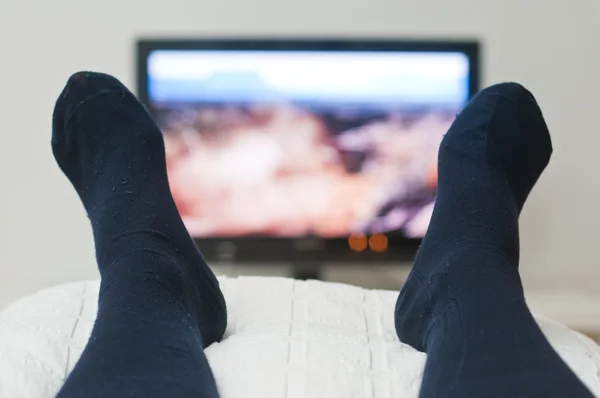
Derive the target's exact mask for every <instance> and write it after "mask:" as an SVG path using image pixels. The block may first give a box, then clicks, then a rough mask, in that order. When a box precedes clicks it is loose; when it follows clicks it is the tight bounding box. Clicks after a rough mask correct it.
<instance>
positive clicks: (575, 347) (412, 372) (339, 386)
mask: <svg viewBox="0 0 600 398" xmlns="http://www.w3.org/2000/svg"><path fill="white" fill-rule="evenodd" d="M220 282H221V286H222V289H223V292H224V294H225V297H226V300H227V303H228V310H229V325H228V328H227V332H226V335H225V338H224V339H223V341H222V342H221V343H219V344H213V345H212V346H210V347H209V348H208V349H207V355H208V358H209V361H210V364H211V367H212V368H213V371H214V374H215V378H216V380H217V384H218V386H219V390H220V392H221V396H222V398H242V397H243V398H248V397H261V398H304V397H307V398H392V397H393V398H416V397H417V395H418V390H419V385H420V382H421V376H422V373H423V366H424V363H425V354H423V353H420V352H418V351H416V350H414V349H412V348H411V347H409V346H407V345H404V344H401V343H400V342H398V339H397V337H396V334H395V332H394V325H393V319H392V313H393V307H394V303H395V300H396V296H397V293H396V292H390V291H379V290H366V289H362V288H359V287H354V286H349V285H342V284H336V283H328V282H319V281H308V282H303V281H295V280H293V279H287V278H266V277H239V278H220ZM98 288H99V283H98V282H97V281H87V282H78V283H72V284H68V285H62V286H58V287H54V288H50V289H47V290H44V291H40V292H38V293H37V294H35V295H32V296H29V297H26V298H24V299H21V300H20V301H18V302H16V303H14V304H13V305H11V306H10V307H8V308H7V309H6V310H4V311H3V312H2V313H0V397H2V398H50V397H53V396H54V394H55V393H56V392H57V391H58V389H59V388H60V386H61V384H62V383H63V381H64V380H65V377H66V375H68V373H69V371H70V370H71V369H72V368H73V366H74V364H75V363H76V361H77V359H78V358H79V356H80V354H81V352H82V350H83V348H84V346H85V344H86V341H87V339H88V338H89V335H90V332H91V329H92V325H93V322H94V318H95V313H96V309H97V303H96V299H97V295H98ZM537 319H538V322H539V324H540V325H541V327H542V329H543V330H544V332H545V333H546V335H547V336H548V338H549V340H550V341H551V343H552V345H553V346H554V347H555V349H556V350H557V351H558V352H559V354H560V355H561V356H562V357H563V359H564V360H565V361H566V362H567V363H568V364H569V365H570V366H571V368H572V369H573V370H574V371H575V372H576V373H577V374H578V375H579V377H580V378H581V379H582V380H583V382H584V383H585V384H586V385H587V386H588V387H589V388H590V389H591V390H592V391H593V392H594V394H595V395H597V396H600V348H599V347H598V346H597V345H596V343H594V342H593V341H592V340H590V339H588V338H587V337H585V336H583V335H581V334H579V333H576V332H574V331H571V330H569V329H568V328H566V327H564V326H562V325H560V324H558V323H555V322H553V321H551V320H549V319H546V318H543V317H539V316H538V317H537Z"/></svg>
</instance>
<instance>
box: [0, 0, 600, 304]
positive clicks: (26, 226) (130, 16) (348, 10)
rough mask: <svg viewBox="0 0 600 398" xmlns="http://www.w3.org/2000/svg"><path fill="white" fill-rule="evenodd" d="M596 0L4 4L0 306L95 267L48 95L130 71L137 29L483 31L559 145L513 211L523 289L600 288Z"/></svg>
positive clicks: (127, 76)
mask: <svg viewBox="0 0 600 398" xmlns="http://www.w3.org/2000/svg"><path fill="white" fill-rule="evenodd" d="M599 7H600V3H598V1H597V0H571V1H548V0H526V1H525V0H502V1H492V0H453V1H448V0H395V1H391V0H370V1H369V2H367V1H359V0H302V1H289V0H252V1H242V0H239V1H235V0H219V1H186V0H168V1H157V0H144V1H142V0H125V1H124V0H104V1H102V2H87V1H82V0H55V1H41V0H38V1H35V2H34V1H30V2H20V3H17V2H2V5H0V90H1V91H0V115H1V119H0V121H1V122H2V123H1V124H0V126H1V129H2V130H1V131H0V137H1V139H2V140H3V141H2V144H0V190H1V192H0V215H1V217H0V307H1V306H3V305H4V304H6V303H7V302H8V301H10V300H12V299H14V298H15V297H18V296H20V295H23V294H27V293H29V292H32V291H34V290H37V289H38V288H40V287H44V286H48V285H52V284H56V283H60V282H64V281H71V280H78V279H82V278H90V277H95V276H96V271H95V266H94V259H93V247H92V239H91V233H90V229H89V227H88V222H87V219H86V217H85V215H84V212H83V209H82V206H81V205H80V204H79V202H78V199H77V197H76V195H75V192H74V191H73V189H72V188H71V187H70V186H69V184H68V183H67V180H66V178H64V177H63V176H62V175H61V174H60V172H59V170H58V168H57V167H56V166H55V164H54V161H53V159H52V155H51V152H50V146H49V140H50V117H51V112H52V107H53V101H54V99H55V97H56V96H57V94H58V93H59V91H60V89H61V88H62V85H63V84H64V82H65V81H66V79H67V77H68V75H69V74H70V73H72V72H74V71H77V70H80V69H93V70H100V71H104V72H108V73H112V74H115V75H117V76H118V77H120V78H121V79H122V80H123V81H124V82H125V83H127V84H129V85H131V84H132V83H133V81H134V71H133V42H134V38H135V37H136V36H139V35H151V36H159V35H171V36H195V35H237V36H246V35H254V36H256V35H265V36H266V35H287V36H320V35H321V36H334V37H337V36H340V35H341V36H374V37H377V36H384V37H395V36H400V37H404V36H431V37H442V36H446V35H450V36H453V37H473V36H475V37H479V38H481V39H482V41H483V43H484V45H485V54H484V55H485V60H484V80H485V82H486V83H492V82H497V81H502V80H517V81H520V82H522V83H524V84H525V85H527V86H529V88H530V89H531V90H532V91H533V92H534V93H535V94H536V96H537V97H538V99H539V101H540V103H541V105H542V108H543V109H544V110H545V112H546V115H547V119H548V123H549V125H550V127H551V129H552V133H553V137H554V144H555V156H554V159H553V162H552V165H551V167H550V168H549V170H548V171H547V173H546V174H545V176H544V177H543V179H542V181H541V182H540V184H539V186H538V187H537V189H536V190H535V192H534V193H533V196H532V198H531V200H530V203H529V204H528V206H527V207H526V210H525V214H524V215H523V218H522V220H523V223H522V240H523V244H524V247H523V263H522V267H521V268H522V273H523V275H524V278H525V283H526V285H527V286H528V287H529V288H542V289H554V288H557V287H560V288H564V289H567V290H578V291H580V292H583V293H585V294H587V293H586V292H589V293H594V292H597V293H600V264H598V252H599V251H600V243H599V242H598V236H599V235H600V232H599V230H598V228H597V227H596V226H597V223H598V221H600V210H599V209H600V207H599V206H598V204H600V182H598V181H596V180H597V179H598V178H597V174H595V173H597V172H598V170H599V169H600V167H599V166H600V160H597V159H598V158H597V157H596V156H597V154H598V153H597V152H598V150H599V148H600V145H599V144H600V134H598V127H597V120H598V116H599V115H600V94H599V93H600V78H599V74H600V44H599V40H600V12H599Z"/></svg>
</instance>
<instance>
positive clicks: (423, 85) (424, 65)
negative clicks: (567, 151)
mask: <svg viewBox="0 0 600 398" xmlns="http://www.w3.org/2000/svg"><path fill="white" fill-rule="evenodd" d="M478 55H479V51H478V45H477V43H475V42H433V41H396V40H377V41H374V40H232V39H227V40H215V39H211V40H140V41H139V42H138V46H137V78H138V80H137V81H138V87H137V91H138V96H139V98H140V100H141V101H142V102H143V103H144V104H145V105H146V106H147V107H148V109H149V111H150V113H151V114H152V115H153V116H154V118H155V120H156V121H157V123H158V125H159V126H160V128H161V130H162V131H163V133H164V138H165V147H166V151H167V169H168V174H169V181H170V184H171V190H172V193H173V197H174V199H175V202H176V204H177V207H178V209H179V211H180V213H181V216H182V218H183V220H184V222H185V224H186V227H187V228H188V230H189V232H190V234H191V236H192V237H193V238H194V239H195V240H196V242H197V244H198V245H199V247H200V249H201V251H202V252H203V254H204V256H205V257H206V258H207V259H213V260H214V259H221V260H237V261H243V262H262V263H269V262H282V261H287V262H298V263H300V262H323V263H331V262H344V263H361V264H364V263H368V262H388V261H395V260H408V259H412V257H413V256H414V254H415V252H416V249H417V248H418V245H419V243H420V241H421V239H422V238H423V236H424V234H425V232H426V229H427V226H428V223H429V220H430V217H431V212H432V209H433V204H434V200H435V194H436V186H437V176H436V172H437V150H438V147H439V144H440V141H441V139H442V136H443V134H444V133H445V132H446V130H447V129H448V127H449V126H450V124H451V123H452V121H453V119H454V118H455V117H456V114H457V113H458V112H459V111H460V110H461V108H462V107H463V106H464V105H465V104H466V102H467V101H468V100H469V98H470V97H471V96H472V95H473V94H474V93H475V92H476V91H477V89H478V80H479V69H478V62H479V60H478Z"/></svg>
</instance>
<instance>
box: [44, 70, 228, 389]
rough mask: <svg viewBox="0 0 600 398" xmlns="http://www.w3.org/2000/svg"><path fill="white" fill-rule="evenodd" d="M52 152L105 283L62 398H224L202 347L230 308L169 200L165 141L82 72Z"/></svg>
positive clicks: (118, 96)
mask: <svg viewBox="0 0 600 398" xmlns="http://www.w3.org/2000/svg"><path fill="white" fill-rule="evenodd" d="M52 150H53V153H54V156H55V158H56V161H57V163H58V164H59V166H60V168H61V169H62V171H63V172H64V174H65V175H66V176H67V177H68V178H69V180H70V181H71V183H72V185H73V186H74V187H75V189H76V191H77V193H78V195H79V197H80V198H81V201H82V202H83V205H84V207H85V209H86V211H87V213H88V217H89V219H90V221H91V224H92V229H93V234H94V241H95V245H96V257H97V262H98V268H99V271H100V275H101V289H100V295H99V305H98V318H97V321H96V324H95V326H94V330H93V331H92V336H91V338H90V341H89V343H88V346H87V347H86V349H85V350H84V353H83V355H82V357H81V359H80V361H79V363H78V364H77V365H76V367H75V369H74V370H73V373H72V374H71V376H70V377H69V379H68V380H67V382H66V384H65V386H64V387H63V390H62V394H63V396H66V397H67V396H68V397H70V396H79V395H78V394H83V395H84V396H87V397H90V398H91V397H96V396H98V397H100V396H102V397H105V396H106V397H108V396H132V397H133V396H135V397H137V396H140V397H142V396H144V397H145V396H151V395H155V394H158V395H159V396H173V397H175V396H177V397H180V396H181V397H183V396H195V397H198V396H210V397H216V387H215V383H214V379H213V378H212V374H211V373H210V369H209V367H208V363H207V361H206V358H205V356H204V353H203V347H206V346H208V345H210V344H211V343H213V342H216V341H219V340H220V339H221V337H222V336H223V333H224V330H225V326H226V319H227V314H226V307H225V301H224V299H223V296H222V294H221V291H220V289H219V284H218V281H217V279H216V278H215V276H214V274H213V273H212V271H211V270H210V269H209V267H208V266H207V264H206V263H205V261H204V259H203V258H202V256H201V255H200V253H199V251H198V250H197V248H196V246H195V244H194V242H193V241H192V239H191V238H190V236H189V235H188V233H187V231H186V229H185V227H184V224H183V222H182V220H181V218H180V216H179V213H178V211H177V208H176V206H175V203H174V201H173V198H172V196H171V193H170V189H169V183H168V179H167V172H166V160H165V149H164V144H163V138H162V133H161V132H160V131H159V129H158V127H157V126H156V124H155V123H154V121H153V120H152V118H151V117H150V115H149V114H148V112H147V111H146V109H145V108H144V107H143V106H142V105H141V104H140V103H139V102H138V101H137V99H136V98H135V97H134V96H133V94H131V93H130V92H129V91H128V90H127V89H126V88H125V87H124V86H123V85H122V84H121V83H120V82H119V81H117V80H116V79H114V78H113V77H111V76H108V75H103V74H98V73H90V72H81V73H77V74H75V75H73V76H72V77H71V78H70V79H69V82H68V83H67V86H66V87H65V89H64V91H63V92H62V94H61V95H60V97H59V99H58V100H57V102H56V107H55V110H54V115H53V136H52ZM116 390H118V392H116ZM115 394H116V395H115ZM198 394H200V395H198ZM83 395H82V396H83Z"/></svg>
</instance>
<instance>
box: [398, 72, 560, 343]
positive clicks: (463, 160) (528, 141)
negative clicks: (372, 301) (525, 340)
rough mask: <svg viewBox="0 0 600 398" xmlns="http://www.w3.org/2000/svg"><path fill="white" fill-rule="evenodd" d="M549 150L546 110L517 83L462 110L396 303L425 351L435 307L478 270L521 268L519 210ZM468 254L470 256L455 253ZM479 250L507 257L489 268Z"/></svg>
mask: <svg viewBox="0 0 600 398" xmlns="http://www.w3.org/2000/svg"><path fill="white" fill-rule="evenodd" d="M551 154H552V144H551V141H550V135H549V132H548V129H547V127H546V123H545V122H544V118H543V116H542V113H541V111H540V109H539V107H538V105H537V103H536V101H535V99H534V98H533V96H532V95H531V93H530V92H529V91H527V90H526V89H525V88H523V87H522V86H520V85H518V84H515V83H505V84H498V85H495V86H492V87H489V88H487V89H485V90H483V91H481V92H480V93H479V94H477V95H476V96H475V97H474V98H473V99H472V100H471V101H470V102H469V104H468V105H467V106H466V107H465V109H464V110H463V111H462V112H461V113H460V114H459V115H458V117H457V119H456V120H455V122H454V123H453V125H452V126H451V128H450V130H449V131H448V133H447V134H446V135H445V137H444V139H443V140H442V143H441V146H440V150H439V157H438V168H439V171H438V175H439V177H438V180H439V182H438V183H439V185H438V194H437V199H436V204H435V210H434V212H433V216H432V219H431V222H430V225H429V229H428V231H427V234H426V236H425V238H424V240H423V244H422V245H421V248H420V250H419V252H418V254H417V257H416V259H415V264H414V266H413V269H412V272H411V274H410V276H409V278H408V280H407V283H406V284H405V285H404V287H403V288H402V291H401V293H400V296H399V298H398V302H397V305H396V331H397V333H398V336H399V338H400V340H401V341H403V342H405V343H407V344H410V345H411V346H413V347H415V348H417V349H419V350H421V351H426V349H427V330H428V328H429V327H430V325H431V322H432V319H434V318H435V314H439V313H443V312H444V311H445V310H446V309H447V308H448V306H449V305H451V304H450V303H449V300H450V297H449V296H450V295H451V294H452V293H451V292H452V291H453V289H456V288H460V287H461V284H462V283H465V282H464V281H465V280H466V279H469V278H470V279H469V280H472V278H471V276H472V275H473V274H474V273H480V274H483V273H486V272H490V273H491V272H499V273H500V274H503V273H504V274H505V273H506V272H514V273H515V274H516V272H517V271H516V269H517V267H518V261H519V235H518V216H519V214H520V212H521V209H522V208H523V205H524V203H525V200H526V199H527V196H528V195H529V192H530V191H531V189H532V188H533V186H534V184H535V183H536V181H537V180H538V178H539V176H540V175H541V173H542V171H543V170H544V169H545V167H546V165H547V164H548V162H549V160H550V155H551ZM465 253H466V254H465ZM469 253H471V254H469ZM467 254H468V256H467V257H469V256H470V258H471V259H472V260H471V261H470V262H469V261H467V262H464V261H456V259H457V258H458V257H461V258H462V256H463V255H467ZM478 255H482V256H483V258H484V259H486V258H491V257H494V256H500V257H501V258H502V259H504V260H506V261H504V260H503V261H501V262H500V263H501V265H494V266H490V267H491V268H494V267H496V268H499V269H494V270H491V269H488V268H486V267H484V266H483V265H482V264H483V262H478V261H475V260H477V256H478ZM474 262H477V263H478V264H481V265H480V266H479V268H476V267H477V266H478V264H473V263H474ZM502 267H507V268H513V269H512V270H507V269H501V268H502ZM467 274H469V276H465V275H467ZM486 278H487V277H486ZM486 278H483V279H486ZM516 278H517V279H518V274H517V276H516ZM519 283H520V281H519ZM516 288H517V289H520V286H518V287H516Z"/></svg>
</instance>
